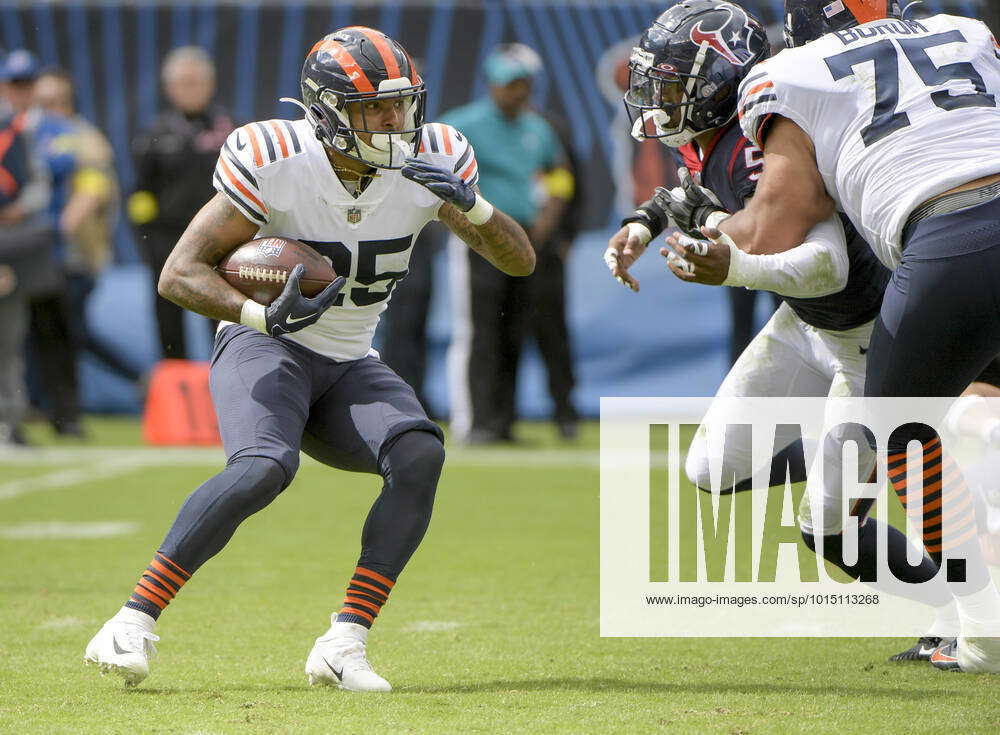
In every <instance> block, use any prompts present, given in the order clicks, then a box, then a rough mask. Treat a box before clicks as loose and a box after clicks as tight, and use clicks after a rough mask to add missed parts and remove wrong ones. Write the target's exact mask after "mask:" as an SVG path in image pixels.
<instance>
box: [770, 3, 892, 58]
mask: <svg viewBox="0 0 1000 735" xmlns="http://www.w3.org/2000/svg"><path fill="white" fill-rule="evenodd" d="M901 17H902V12H901V11H900V9H899V3H898V2H897V0H785V44H786V45H787V46H788V47H789V48H795V47H797V46H804V45H805V44H807V43H809V42H810V41H815V40H816V39H817V38H819V37H820V36H825V35H826V34H827V33H833V32H834V31H843V30H845V29H847V28H853V27H854V26H859V25H862V24H864V23H870V22H871V21H873V20H883V19H884V18H901Z"/></svg>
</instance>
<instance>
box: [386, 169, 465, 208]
mask: <svg viewBox="0 0 1000 735" xmlns="http://www.w3.org/2000/svg"><path fill="white" fill-rule="evenodd" d="M400 173H402V174H403V176H405V177H406V178H408V179H409V180H410V181H414V182H416V183H418V184H420V185H421V186H424V187H426V188H427V189H428V190H430V191H432V192H433V193H434V194H437V196H439V197H440V198H441V199H443V200H444V201H446V202H448V203H449V204H453V205H455V207H457V208H458V209H460V210H461V211H463V212H468V211H469V210H470V209H472V207H473V205H475V203H476V192H475V190H474V189H473V188H472V187H471V186H469V185H468V184H466V183H465V182H464V181H462V178H461V177H460V176H458V175H457V174H454V173H452V172H451V171H449V170H448V169H446V168H441V167H440V166H432V165H431V164H429V163H427V162H426V161H421V160H419V159H417V158H407V159H406V164H405V165H404V166H403V169H402V171H401V172H400Z"/></svg>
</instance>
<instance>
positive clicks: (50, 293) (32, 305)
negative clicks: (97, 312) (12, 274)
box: [3, 49, 83, 436]
mask: <svg viewBox="0 0 1000 735" xmlns="http://www.w3.org/2000/svg"><path fill="white" fill-rule="evenodd" d="M37 77H38V60H37V59H36V58H35V56H34V55H33V54H32V53H30V52H29V51H25V50H23V49H19V50H17V51H12V52H10V53H9V54H8V55H7V58H6V60H5V61H4V65H3V80H4V81H3V97H4V99H5V101H6V102H7V104H8V105H10V107H11V109H12V111H13V113H14V114H15V115H16V118H15V124H16V125H17V126H18V127H19V128H20V129H22V130H23V131H24V132H25V134H26V135H27V136H28V140H29V141H30V145H31V146H32V148H33V149H34V151H35V153H36V154H37V156H38V157H39V158H40V159H41V160H42V162H43V163H44V165H45V168H46V170H47V172H48V176H49V177H50V179H51V183H52V189H51V199H50V200H49V203H48V211H49V215H50V222H56V221H58V219H59V217H60V214H61V212H62V210H63V207H64V206H65V205H66V202H67V201H68V199H69V194H70V190H71V186H72V179H73V174H74V171H75V167H76V162H75V159H74V158H73V154H72V150H71V149H72V145H71V144H70V143H69V141H70V139H71V137H72V125H71V124H70V122H69V121H68V120H65V119H63V118H59V117H55V116H53V115H49V114H47V113H46V112H45V111H44V110H42V109H41V108H40V107H38V106H37V104H36V99H35V84H36V79H37ZM22 207H24V204H23V203H22V202H20V201H19V202H15V204H14V205H12V209H13V211H12V212H7V216H8V217H12V218H13V219H14V220H15V221H16V220H17V219H18V218H22V219H23V217H24V215H25V212H23V211H20V210H19V208H22ZM52 245H53V246H54V255H55V265H54V266H50V267H49V270H50V276H51V277H50V278H49V279H46V281H45V282H43V283H38V284H36V286H35V288H34V289H33V292H32V293H31V294H30V298H29V312H30V325H29V330H28V344H29V349H30V352H29V359H30V367H31V373H32V374H33V375H35V376H36V377H37V379H38V381H40V388H41V390H42V391H43V392H42V393H40V395H39V396H38V398H39V402H40V403H42V404H43V407H44V408H45V409H46V411H47V414H48V417H49V420H50V421H51V423H52V426H53V427H54V428H55V430H56V432H57V433H59V434H65V435H71V436H80V435H81V434H82V431H83V430H82V427H81V425H80V400H79V392H78V389H77V373H76V349H75V344H74V341H73V339H72V338H71V333H70V326H69V324H70V311H71V308H72V307H71V304H70V302H69V299H68V298H67V297H66V289H65V266H66V257H67V249H66V242H65V241H64V240H63V238H62V237H60V234H59V232H58V230H54V231H52ZM43 257H44V256H42V254H41V253H40V254H39V258H40V259H42V258H43Z"/></svg>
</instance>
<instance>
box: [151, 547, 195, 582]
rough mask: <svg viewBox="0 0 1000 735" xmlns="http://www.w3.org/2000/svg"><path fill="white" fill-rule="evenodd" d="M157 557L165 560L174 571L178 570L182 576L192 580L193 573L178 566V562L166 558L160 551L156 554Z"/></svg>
mask: <svg viewBox="0 0 1000 735" xmlns="http://www.w3.org/2000/svg"><path fill="white" fill-rule="evenodd" d="M156 555H157V556H158V557H160V558H161V559H163V561H165V562H166V563H167V564H169V565H170V566H172V567H173V568H174V569H176V570H177V571H178V572H180V573H181V574H183V575H184V576H185V577H187V578H188V579H191V572H189V571H187V570H186V569H185V568H184V567H182V566H181V565H180V564H178V563H177V562H175V561H174V560H173V559H171V558H170V557H168V556H164V555H163V554H161V553H160V552H159V551H157V552H156Z"/></svg>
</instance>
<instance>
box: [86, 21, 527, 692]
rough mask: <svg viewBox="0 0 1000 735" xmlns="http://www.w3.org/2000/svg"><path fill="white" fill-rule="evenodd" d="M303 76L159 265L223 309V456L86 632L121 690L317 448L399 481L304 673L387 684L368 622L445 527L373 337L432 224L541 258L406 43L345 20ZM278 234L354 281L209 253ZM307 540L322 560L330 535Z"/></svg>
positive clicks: (413, 426)
mask: <svg viewBox="0 0 1000 735" xmlns="http://www.w3.org/2000/svg"><path fill="white" fill-rule="evenodd" d="M301 84H302V103H300V104H301V105H302V106H303V107H304V108H305V112H306V115H305V117H304V118H303V119H299V120H295V121H291V120H270V121H264V122H255V123H250V124H248V125H245V126H243V127H242V128H239V129H237V130H236V131H234V132H233V133H232V134H231V135H230V136H229V139H228V140H227V141H226V143H225V144H224V145H223V146H222V150H221V151H220V153H219V162H218V165H217V167H216V170H215V178H214V182H215V188H216V190H217V192H218V193H217V194H216V196H215V197H214V198H213V199H211V200H210V201H209V202H208V203H207V204H206V205H205V206H204V207H203V208H202V210H201V211H200V212H199V213H198V214H197V215H196V216H195V218H194V219H193V220H192V221H191V223H190V224H189V225H188V228H187V229H186V230H185V232H184V234H183V235H182V236H181V239H180V241H179V242H178V243H177V245H176V247H175V248H174V250H173V252H172V253H171V255H170V257H169V259H168V260H167V264H166V266H165V267H164V270H163V274H162V276H161V278H160V292H161V293H162V294H164V295H165V296H167V297H168V298H170V299H171V300H173V301H175V302H176V303H178V304H180V305H181V306H184V307H186V308H188V309H191V310H193V311H196V312H199V313H201V314H204V315H206V316H209V317H213V318H215V319H219V320H220V321H221V322H222V323H221V324H220V328H219V333H218V335H217V337H216V342H215V352H214V355H213V358H212V371H211V388H212V397H213V401H214V403H215V406H216V412H217V413H218V417H219V429H220V433H221V435H222V441H223V445H224V447H225V450H226V457H227V463H226V467H225V468H224V469H223V470H222V471H221V472H219V473H218V474H216V475H215V476H214V477H212V478H209V479H208V480H207V481H206V482H205V483H204V484H203V485H202V486H201V487H199V488H198V489H197V490H195V491H194V493H192V494H191V496H190V497H188V499H187V500H186V501H185V502H184V504H183V506H182V507H181V509H180V512H179V513H178V515H177V518H176V520H175V521H174V523H173V525H172V526H171V528H170V530H169V531H168V532H167V535H166V538H165V539H164V541H163V543H162V544H161V545H160V547H159V548H158V550H157V551H156V554H155V555H154V556H153V559H152V561H150V563H149V566H148V567H147V568H146V569H145V571H144V572H143V573H142V575H141V577H140V578H139V581H138V583H137V584H136V586H135V588H134V590H133V592H132V595H131V597H130V598H129V599H128V600H127V601H126V602H125V605H124V607H122V609H121V610H120V611H119V612H118V613H117V614H116V615H115V616H114V617H113V618H112V619H111V620H109V621H108V622H107V623H105V625H104V626H103V627H102V628H101V630H100V631H98V633H97V635H95V636H94V638H93V639H92V640H91V641H90V643H89V645H88V646H87V649H86V653H85V660H86V661H88V662H91V663H95V664H98V665H99V666H100V667H101V670H102V671H113V672H115V673H117V674H120V675H121V676H123V677H124V679H125V681H126V684H132V685H134V684H137V683H138V682H140V681H142V679H144V678H145V677H146V676H147V674H148V673H149V663H148V658H149V654H150V653H151V652H152V650H153V649H152V642H153V641H155V640H157V637H156V635H155V634H154V633H153V630H154V627H155V625H156V621H157V619H158V618H159V616H160V614H161V613H162V612H163V610H164V609H165V608H166V607H167V605H168V604H169V603H170V601H171V600H172V599H173V598H174V596H175V595H176V594H177V593H178V592H179V591H180V589H181V587H182V586H183V585H184V584H186V583H187V582H188V581H189V579H190V578H191V575H192V574H194V573H195V572H196V571H197V570H198V569H199V568H200V567H201V566H202V565H203V564H204V563H205V562H207V561H208V560H209V559H210V558H212V557H213V556H214V555H215V554H217V553H218V552H219V551H221V550H222V548H223V547H224V546H225V545H226V544H227V543H228V541H229V539H230V538H231V537H232V535H233V533H235V531H236V528H237V527H238V526H239V525H240V523H242V522H243V521H244V520H245V519H246V518H248V517H249V516H250V515H252V514H253V513H256V512H257V511H259V510H261V509H262V508H264V507H265V506H267V505H268V504H269V503H270V502H271V501H272V500H274V499H275V498H276V497H277V496H278V494H279V493H281V492H282V491H283V490H284V489H285V488H286V487H288V485H289V484H290V483H291V482H292V479H293V478H294V476H295V473H296V470H297V469H298V466H299V450H300V449H302V450H303V451H305V452H306V453H308V454H309V455H310V456H312V457H313V458H315V459H316V460H318V461H320V462H322V463H323V464H327V465H330V466H333V467H337V468H340V469H344V470H350V471H355V472H367V473H371V474H378V475H381V476H382V478H383V479H384V485H383V487H382V492H381V494H380V495H379V496H378V498H377V500H376V501H375V503H374V504H373V505H372V508H371V511H370V512H369V514H368V517H367V519H366V521H365V523H364V526H363V529H362V530H361V554H360V557H359V558H358V562H357V566H356V568H355V570H354V573H353V575H352V576H351V577H350V581H349V582H348V587H347V594H346V595H345V597H344V603H343V606H342V607H341V608H340V610H339V611H338V612H335V613H333V615H332V616H331V621H330V626H329V628H328V629H327V631H326V632H325V633H323V634H322V635H320V636H319V637H318V638H317V639H316V641H315V643H314V645H313V647H312V650H311V651H310V653H309V655H308V657H307V659H306V664H305V673H306V674H307V675H308V677H309V682H310V684H327V685H334V686H339V687H341V688H343V689H349V690H353V691H388V690H389V689H390V685H389V683H388V682H387V681H386V680H385V679H383V678H382V677H381V676H379V675H378V674H376V673H375V671H374V670H373V669H372V667H371V665H370V663H369V662H368V658H367V648H366V644H367V640H368V631H369V629H370V628H371V626H372V624H373V623H374V622H375V619H376V617H377V616H378V614H379V612H380V611H381V609H382V606H383V605H384V604H385V602H386V601H387V598H388V596H389V594H390V592H391V591H392V588H393V586H394V585H395V584H396V580H397V578H398V576H399V574H400V572H402V570H403V568H404V566H405V565H406V563H407V561H408V560H409V559H410V556H411V555H412V554H413V552H414V551H415V550H416V548H417V546H418V545H419V543H420V541H421V539H422V538H423V536H424V532H425V531H426V529H427V526H428V523H429V522H430V517H431V510H432V507H433V505H434V495H435V492H436V489H437V482H438V477H439V475H440V473H441V468H442V464H443V462H444V446H443V443H442V441H443V436H442V433H441V430H440V428H439V427H438V426H437V425H436V424H434V423H433V422H432V421H430V420H429V419H428V418H427V415H426V414H425V413H424V410H423V408H422V407H421V406H420V403H419V402H418V401H417V398H416V396H415V394H414V392H413V389H412V388H411V387H410V386H408V385H407V384H406V383H405V382H404V381H403V380H402V379H401V378H400V377H399V376H398V375H396V374H395V373H394V372H393V371H392V370H390V369H389V368H388V367H387V366H386V365H385V364H384V363H383V362H382V361H381V360H380V359H379V357H378V353H376V352H374V351H373V350H372V337H373V335H374V332H375V327H376V325H377V324H378V321H379V315H380V314H381V313H382V312H383V311H384V310H385V309H386V308H387V302H388V300H389V298H390V296H391V295H392V290H393V286H394V285H395V283H396V281H397V280H399V279H400V278H402V277H404V276H405V275H406V271H407V264H408V262H409V257H410V251H411V249H412V247H413V242H414V240H415V239H416V236H417V234H418V233H419V232H420V230H421V229H422V228H423V227H424V225H426V224H427V223H428V222H429V221H430V220H433V219H440V220H441V221H442V222H443V223H444V224H445V225H447V226H448V228H449V229H451V231H452V232H454V233H455V234H456V235H457V236H459V237H460V238H462V240H464V241H465V242H466V243H467V244H468V245H469V247H471V248H473V249H474V250H475V251H476V252H477V253H478V254H479V255H481V256H482V257H483V258H485V259H486V260H487V261H489V262H490V263H491V264H492V265H493V266H494V267H496V268H498V269H500V270H502V271H504V272H505V273H508V274H509V275H515V276H517V275H528V274H530V273H531V272H532V270H533V268H534V262H535V258H534V251H533V250H532V249H531V245H530V243H529V242H528V237H527V235H526V234H525V232H524V230H523V229H522V228H521V227H520V225H518V224H517V223H516V222H514V221H513V220H512V219H511V218H510V217H509V216H507V215H506V214H504V213H503V212H501V211H500V210H499V209H495V208H494V207H493V206H492V205H491V204H490V203H489V202H487V201H486V200H485V199H484V198H483V197H482V196H481V195H480V194H479V193H478V189H477V187H476V182H477V180H478V167H477V164H476V157H475V153H474V152H473V150H472V146H471V144H470V143H469V141H468V139H467V138H465V136H463V135H462V134H461V133H460V132H459V131H457V130H455V129H454V128H452V127H450V126H448V125H443V124H438V123H427V124H424V119H423V116H424V99H425V96H426V90H425V88H424V83H423V80H422V79H421V78H420V75H419V74H418V72H417V70H416V67H415V66H414V65H413V62H412V60H411V59H410V57H409V55H408V54H407V52H406V51H405V50H404V49H403V47H402V46H401V45H399V44H398V43H396V42H395V41H394V40H392V39H391V38H389V37H387V36H386V35H385V34H383V33H381V32H380V31H377V30H374V29H372V28H365V27H361V26H352V27H349V28H343V29H341V30H339V31H336V32H334V33H331V34H330V35H328V36H326V37H324V38H323V39H321V40H320V41H319V42H318V43H317V44H316V45H315V46H314V47H313V48H312V50H311V51H310V52H309V54H308V56H307V57H306V60H305V64H304V65H303V69H302V77H301ZM264 235H280V236H284V237H290V238H294V239H297V240H300V241H302V242H303V243H306V244H307V245H309V246H310V247H312V248H314V249H315V250H316V251H317V252H319V254H320V255H322V256H323V257H325V258H328V259H329V260H330V262H331V263H332V265H333V267H334V270H335V271H336V272H337V273H338V274H339V277H338V278H337V279H336V280H335V281H334V282H333V283H331V284H330V285H329V286H328V287H327V288H326V289H324V290H323V291H322V292H321V293H320V294H318V295H317V296H315V297H313V298H305V297H304V296H302V294H301V292H300V290H299V279H300V278H301V275H302V273H301V266H296V268H295V269H294V270H292V272H291V274H290V275H289V277H288V280H287V283H286V285H285V289H284V292H283V293H282V294H281V296H279V298H277V299H275V300H274V302H272V303H271V304H267V305H265V304H260V303H258V302H256V301H254V300H253V299H249V298H247V297H246V296H245V295H243V294H242V293H240V292H239V291H237V290H236V289H235V288H233V287H232V286H230V285H229V284H228V283H227V282H226V281H225V280H223V278H222V277H221V276H220V275H219V274H218V273H217V272H216V271H215V270H214V266H215V265H216V264H217V263H218V262H219V261H220V260H221V259H222V258H223V257H225V256H226V255H227V254H228V253H230V252H231V251H233V250H234V249H236V248H237V247H239V246H240V245H241V244H243V243H245V242H247V241H248V240H251V239H252V238H254V237H259V236H264ZM331 502H332V501H331ZM303 543H306V544H309V545H310V546H311V548H314V549H315V550H316V552H315V553H316V554H317V555H321V556H322V555H324V551H323V549H324V543H323V539H322V538H320V537H319V536H317V538H315V539H312V540H311V541H306V540H303ZM321 563H323V562H318V564H321ZM329 592H330V590H328V589H326V590H323V593H325V594H329ZM241 622H242V621H241Z"/></svg>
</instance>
